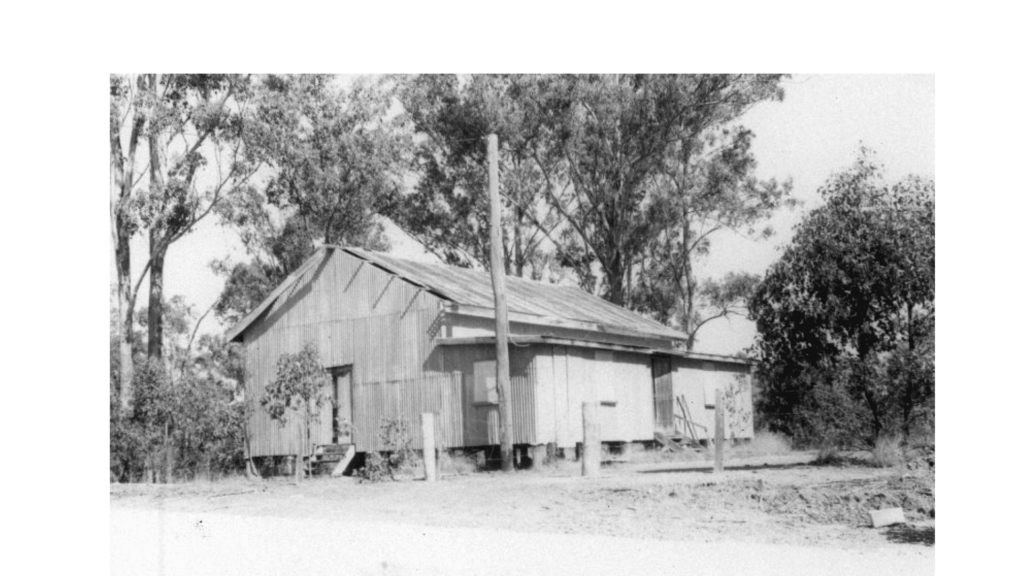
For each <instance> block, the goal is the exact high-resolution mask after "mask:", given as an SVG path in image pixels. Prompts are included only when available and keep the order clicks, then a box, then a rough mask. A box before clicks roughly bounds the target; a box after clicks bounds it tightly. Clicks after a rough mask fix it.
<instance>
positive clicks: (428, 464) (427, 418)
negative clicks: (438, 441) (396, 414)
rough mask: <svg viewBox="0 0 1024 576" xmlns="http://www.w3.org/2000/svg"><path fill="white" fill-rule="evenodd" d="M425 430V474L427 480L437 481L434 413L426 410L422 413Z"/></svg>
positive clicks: (421, 422) (421, 423) (422, 425)
mask: <svg viewBox="0 0 1024 576" xmlns="http://www.w3.org/2000/svg"><path fill="white" fill-rule="evenodd" d="M420 425H421V428H422V430H423V474H424V476H425V478H426V480H427V482H436V481H437V453H436V452H435V451H434V415H433V413H431V412H424V413H423V414H421V415H420Z"/></svg>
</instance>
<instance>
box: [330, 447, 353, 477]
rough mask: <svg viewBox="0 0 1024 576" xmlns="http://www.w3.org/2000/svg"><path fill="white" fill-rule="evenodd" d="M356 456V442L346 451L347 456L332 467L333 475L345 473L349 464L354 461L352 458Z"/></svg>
mask: <svg viewBox="0 0 1024 576" xmlns="http://www.w3.org/2000/svg"><path fill="white" fill-rule="evenodd" d="M355 457H356V447H355V445H354V444H349V445H348V450H346V451H345V457H344V458H342V459H341V460H340V461H339V462H338V463H337V464H336V465H335V466H334V467H333V468H332V469H331V476H333V477H338V476H341V475H342V474H344V473H345V470H346V469H348V465H349V464H351V463H352V459H353V458H355Z"/></svg>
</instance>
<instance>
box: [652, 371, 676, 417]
mask: <svg viewBox="0 0 1024 576" xmlns="http://www.w3.org/2000/svg"><path fill="white" fill-rule="evenodd" d="M651 379H652V380H653V381H654V429H655V430H656V431H658V432H664V433H666V434H672V433H674V432H675V428H676V423H675V421H674V416H675V411H674V410H673V407H672V359H671V358H669V357H668V356H651Z"/></svg>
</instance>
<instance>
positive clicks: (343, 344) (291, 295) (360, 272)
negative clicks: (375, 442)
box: [244, 251, 459, 456]
mask: <svg viewBox="0 0 1024 576" xmlns="http://www.w3.org/2000/svg"><path fill="white" fill-rule="evenodd" d="M441 315H442V311H441V305H440V300H439V299H438V298H437V297H436V296H433V295H431V294H429V293H427V292H425V291H423V290H421V289H419V288H417V287H415V286H412V285H411V284H409V283H407V282H404V281H401V280H399V279H396V278H394V276H392V275H390V274H388V273H386V272H384V271H382V270H380V269H378V268H375V267H374V266H371V265H369V264H367V263H365V262H362V261H360V260H359V259H357V258H355V257H352V256H350V255H347V254H342V253H339V252H338V251H333V252H329V253H328V254H327V255H326V257H325V258H324V259H323V260H322V261H321V262H320V263H319V264H318V265H316V266H313V267H312V268H310V269H309V270H307V271H306V273H305V274H303V275H302V277H301V278H300V279H299V280H298V281H297V282H296V283H295V284H294V285H293V286H292V287H291V288H289V290H288V291H287V292H286V293H285V294H283V295H282V297H281V298H279V299H278V301H277V302H275V304H274V305H273V306H271V307H270V308H269V309H268V310H267V312H266V314H265V315H264V317H263V318H261V319H260V320H259V321H257V322H256V323H254V324H253V325H252V326H251V327H250V328H249V329H248V330H247V331H246V332H245V335H244V341H245V344H246V359H247V370H248V374H247V377H246V393H247V394H249V395H251V397H252V398H254V399H255V400H256V402H257V403H258V402H259V399H260V398H262V396H263V390H264V389H265V387H266V385H267V383H269V382H271V381H272V380H273V378H274V375H275V373H276V364H277V360H278V358H280V356H281V355H282V354H284V353H294V352H297V351H299V350H300V349H301V348H302V346H304V345H305V344H306V343H307V342H312V343H314V344H316V345H317V348H318V350H319V352H320V357H321V361H322V362H323V364H324V365H325V366H326V367H331V366H344V365H352V367H353V369H352V378H353V395H355V390H357V389H358V390H360V391H361V392H360V394H362V393H364V392H365V389H364V388H360V386H364V385H368V384H372V383H379V385H380V387H381V389H382V390H383V389H385V388H387V387H388V383H389V382H390V383H394V382H412V381H425V382H428V383H430V384H429V385H431V386H435V389H439V390H448V392H447V393H449V394H451V393H452V392H451V390H449V389H446V388H445V386H444V385H443V383H439V382H436V381H434V380H430V379H429V378H427V379H424V377H425V373H424V366H425V365H426V364H427V363H428V356H429V354H430V352H431V350H432V347H433V342H432V341H433V338H434V337H435V336H437V335H438V328H437V327H438V326H439V317H440V316H441ZM387 394H392V396H391V397H393V398H397V396H393V395H394V394H397V392H395V391H388V392H387ZM407 395H408V394H407ZM383 397H388V396H386V395H385V396H383ZM381 398H382V397H378V396H373V399H372V401H373V402H380V401H383V400H381ZM454 401H455V402H458V401H459V399H458V398H455V399H454ZM365 406H366V405H360V406H358V407H357V406H353V413H354V415H355V414H356V413H357V412H358V410H360V409H362V408H364V407H365ZM380 410H383V408H381V409H380ZM354 417H355V416H354ZM291 420H292V421H291V422H289V423H288V424H287V425H285V426H284V427H282V426H280V425H279V424H278V423H277V422H274V421H272V420H271V419H270V418H269V416H267V415H266V413H265V412H264V411H263V410H262V409H260V408H257V409H256V410H255V413H254V414H253V417H252V418H251V420H250V427H249V429H250V434H251V437H252V442H251V452H252V455H253V456H264V455H284V454H295V453H297V452H299V451H300V450H301V448H302V445H301V438H302V434H301V432H300V431H301V426H300V424H299V422H298V420H297V419H295V418H292V419H291ZM417 426H418V424H417ZM414 427H415V426H414ZM360 428H363V427H360ZM357 436H358V437H360V440H357V449H358V450H363V449H364V448H363V446H362V445H361V443H362V442H366V441H369V440H370V438H372V437H375V436H376V431H374V432H373V433H370V431H369V430H366V429H360V430H358V431H357ZM330 438H331V422H330V418H329V417H328V418H321V421H320V422H318V423H316V425H315V427H314V441H315V442H316V443H329V442H330ZM453 438H454V436H453Z"/></svg>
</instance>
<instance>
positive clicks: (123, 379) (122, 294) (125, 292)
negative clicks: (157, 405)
mask: <svg viewBox="0 0 1024 576" xmlns="http://www.w3.org/2000/svg"><path fill="white" fill-rule="evenodd" d="M115 120H116V119H115V118H111V124H110V195H111V198H110V209H111V215H110V217H111V220H112V222H111V224H112V225H113V227H114V230H113V241H114V265H115V268H116V270H117V340H118V349H119V350H118V363H119V370H118V400H119V401H120V404H121V406H122V407H123V408H127V407H128V404H129V402H130V401H131V386H132V377H133V375H134V372H135V370H134V368H135V366H134V363H133V360H132V319H133V318H132V302H131V290H132V277H131V276H132V269H131V244H130V240H131V234H130V224H131V223H130V221H129V219H128V215H127V214H125V204H126V202H127V200H128V199H129V198H130V197H131V192H132V178H133V177H134V173H135V152H136V150H137V147H138V143H139V138H140V137H141V134H142V128H143V126H144V125H145V122H146V117H145V115H144V114H143V113H142V112H141V111H140V110H139V109H137V108H136V109H135V110H134V112H133V114H132V129H131V133H130V135H129V141H128V157H127V158H125V157H124V155H123V151H122V148H121V125H120V123H119V122H116V121H115Z"/></svg>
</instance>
